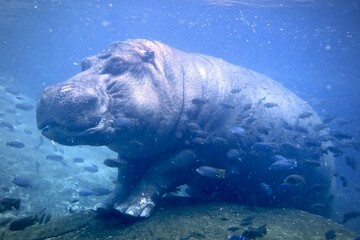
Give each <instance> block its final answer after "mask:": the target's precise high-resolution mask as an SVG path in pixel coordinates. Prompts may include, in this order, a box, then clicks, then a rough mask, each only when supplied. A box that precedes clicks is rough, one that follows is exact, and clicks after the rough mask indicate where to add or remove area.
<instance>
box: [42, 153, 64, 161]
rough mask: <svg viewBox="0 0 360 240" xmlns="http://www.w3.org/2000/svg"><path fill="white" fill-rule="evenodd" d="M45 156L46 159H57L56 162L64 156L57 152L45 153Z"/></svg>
mask: <svg viewBox="0 0 360 240" xmlns="http://www.w3.org/2000/svg"><path fill="white" fill-rule="evenodd" d="M45 158H46V159H47V160H52V161H58V162H60V161H63V160H64V157H63V156H61V155H59V154H47V155H45Z"/></svg>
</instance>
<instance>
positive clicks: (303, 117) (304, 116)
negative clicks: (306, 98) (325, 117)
mask: <svg viewBox="0 0 360 240" xmlns="http://www.w3.org/2000/svg"><path fill="white" fill-rule="evenodd" d="M312 115H313V113H312V112H303V113H301V114H300V115H299V116H298V119H305V118H309V117H311V116H312Z"/></svg>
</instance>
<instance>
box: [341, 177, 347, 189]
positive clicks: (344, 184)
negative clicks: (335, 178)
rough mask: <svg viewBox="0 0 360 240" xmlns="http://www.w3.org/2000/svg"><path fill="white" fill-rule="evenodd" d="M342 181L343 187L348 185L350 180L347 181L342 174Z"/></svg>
mask: <svg viewBox="0 0 360 240" xmlns="http://www.w3.org/2000/svg"><path fill="white" fill-rule="evenodd" d="M340 181H341V185H342V186H343V187H347V185H348V182H347V179H346V178H345V177H344V176H340Z"/></svg>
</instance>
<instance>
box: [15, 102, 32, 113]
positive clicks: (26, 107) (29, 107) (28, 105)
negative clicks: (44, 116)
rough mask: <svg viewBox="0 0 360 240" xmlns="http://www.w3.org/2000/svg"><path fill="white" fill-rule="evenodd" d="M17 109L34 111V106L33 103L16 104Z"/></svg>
mask: <svg viewBox="0 0 360 240" xmlns="http://www.w3.org/2000/svg"><path fill="white" fill-rule="evenodd" d="M15 108H17V109H21V110H24V111H31V110H33V109H34V105H32V104H31V103H17V104H15Z"/></svg>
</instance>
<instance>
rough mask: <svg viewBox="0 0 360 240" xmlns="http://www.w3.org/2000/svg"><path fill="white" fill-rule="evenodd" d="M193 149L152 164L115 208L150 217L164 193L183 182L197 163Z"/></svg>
mask: <svg viewBox="0 0 360 240" xmlns="http://www.w3.org/2000/svg"><path fill="white" fill-rule="evenodd" d="M195 157H196V155H195V154H194V152H193V151H191V150H182V151H180V152H177V153H175V154H173V155H170V156H169V157H166V158H164V159H162V160H160V161H159V162H157V163H155V164H154V165H153V166H151V167H150V168H149V169H148V170H147V171H146V173H145V174H144V176H143V177H142V178H141V179H140V181H139V183H138V184H137V185H136V186H135V188H134V190H133V191H132V192H131V193H130V195H129V196H128V197H127V198H126V199H125V201H119V202H118V203H117V204H115V206H114V208H115V209H116V210H117V211H119V212H120V213H122V214H125V215H128V216H132V217H149V216H150V214H151V212H152V210H153V209H154V208H155V206H156V205H157V203H158V202H159V201H160V199H161V197H162V196H163V194H164V193H166V192H168V191H169V190H170V189H172V188H174V187H176V186H178V185H179V184H183V183H184V182H185V181H186V178H187V176H189V174H188V172H189V171H191V168H192V165H194V164H193V163H195V161H194V160H195Z"/></svg>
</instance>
